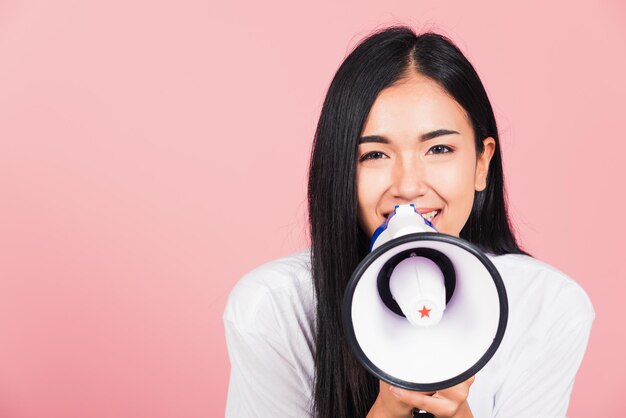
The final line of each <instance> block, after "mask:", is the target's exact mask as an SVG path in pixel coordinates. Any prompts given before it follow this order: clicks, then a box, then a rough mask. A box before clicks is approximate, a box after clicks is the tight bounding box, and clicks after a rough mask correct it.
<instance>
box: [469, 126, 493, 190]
mask: <svg viewBox="0 0 626 418" xmlns="http://www.w3.org/2000/svg"><path fill="white" fill-rule="evenodd" d="M495 150H496V141H495V139H493V138H492V137H487V138H485V139H483V152H482V154H479V155H478V158H477V160H476V176H475V178H474V188H475V189H476V191H477V192H482V191H483V190H485V187H487V174H489V162H490V161H491V157H493V153H494V152H495Z"/></svg>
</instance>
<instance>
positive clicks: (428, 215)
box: [420, 209, 441, 223]
mask: <svg viewBox="0 0 626 418" xmlns="http://www.w3.org/2000/svg"><path fill="white" fill-rule="evenodd" d="M440 212H441V210H440V209H435V210H433V211H431V212H426V213H420V215H422V217H423V218H424V219H427V220H428V221H429V222H430V223H433V220H434V219H435V218H436V217H437V215H439V213H440Z"/></svg>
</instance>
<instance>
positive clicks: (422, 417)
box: [413, 409, 435, 418]
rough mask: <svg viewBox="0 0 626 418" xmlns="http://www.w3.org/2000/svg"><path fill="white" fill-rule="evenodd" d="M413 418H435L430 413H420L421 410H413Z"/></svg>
mask: <svg viewBox="0 0 626 418" xmlns="http://www.w3.org/2000/svg"><path fill="white" fill-rule="evenodd" d="M413 418H435V416H434V415H433V414H431V413H430V412H426V411H422V410H421V409H414V410H413Z"/></svg>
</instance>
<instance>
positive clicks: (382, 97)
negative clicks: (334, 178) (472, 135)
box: [364, 74, 471, 135]
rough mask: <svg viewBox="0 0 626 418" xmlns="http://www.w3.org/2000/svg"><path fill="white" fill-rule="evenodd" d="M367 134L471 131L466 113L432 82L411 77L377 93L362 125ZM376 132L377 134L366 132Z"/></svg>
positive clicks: (421, 77) (419, 76)
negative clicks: (441, 130) (436, 130)
mask: <svg viewBox="0 0 626 418" xmlns="http://www.w3.org/2000/svg"><path fill="white" fill-rule="evenodd" d="M364 128H365V129H364V131H367V132H366V133H378V134H383V133H387V134H389V135H391V134H393V133H394V132H396V131H397V132H403V131H407V130H408V131H412V132H418V131H429V130H433V129H442V128H445V129H456V130H459V129H461V130H467V129H471V124H470V122H469V118H468V117H467V113H466V112H465V110H464V109H463V108H462V107H461V105H459V104H458V102H456V101H455V100H454V99H453V98H452V97H451V96H450V95H449V94H448V92H447V91H446V90H445V89H444V88H443V87H441V86H440V85H439V84H438V83H436V82H435V81H433V80H431V79H429V78H427V77H424V76H421V75H418V74H416V75H413V76H411V77H409V78H407V79H404V80H402V81H401V82H399V83H396V84H394V85H392V86H390V87H388V88H386V89H384V90H382V91H381V92H380V94H379V95H378V97H377V98H376V100H375V101H374V104H373V105H372V108H371V109H370V112H369V115H368V118H367V120H366V123H365V127H364ZM372 130H375V131H377V132H369V131H372Z"/></svg>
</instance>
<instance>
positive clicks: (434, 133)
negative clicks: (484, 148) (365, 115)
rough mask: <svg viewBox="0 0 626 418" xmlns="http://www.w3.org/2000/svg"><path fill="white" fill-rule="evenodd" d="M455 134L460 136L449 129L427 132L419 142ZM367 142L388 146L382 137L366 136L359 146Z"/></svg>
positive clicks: (421, 136) (386, 140)
mask: <svg viewBox="0 0 626 418" xmlns="http://www.w3.org/2000/svg"><path fill="white" fill-rule="evenodd" d="M452 134H457V135H460V133H458V132H457V131H451V130H450V129H437V130H436V131H432V132H427V133H425V134H422V135H420V137H419V140H420V142H424V141H428V140H429V139H433V138H437V137H438V136H443V135H452ZM368 142H375V143H379V144H388V143H389V140H388V139H387V138H385V137H384V136H382V135H367V136H362V137H361V138H360V139H359V144H366V143H368Z"/></svg>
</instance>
